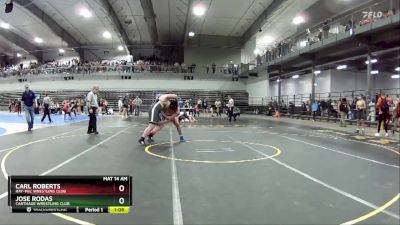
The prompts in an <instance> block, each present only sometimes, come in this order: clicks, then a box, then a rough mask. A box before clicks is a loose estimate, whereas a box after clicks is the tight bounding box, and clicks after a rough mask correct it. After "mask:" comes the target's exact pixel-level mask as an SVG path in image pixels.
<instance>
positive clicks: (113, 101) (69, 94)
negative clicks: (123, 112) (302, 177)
mask: <svg viewBox="0 0 400 225" xmlns="http://www.w3.org/2000/svg"><path fill="white" fill-rule="evenodd" d="M87 92H88V90H82V91H76V90H73V91H72V90H71V91H46V92H44V91H36V93H37V94H42V95H43V94H45V93H47V94H48V95H49V96H50V97H51V98H52V99H53V101H54V102H58V103H61V102H62V101H63V100H65V99H68V100H69V99H79V98H80V99H84V98H85V96H86V94H87ZM168 92H173V93H175V94H177V95H178V96H179V97H181V98H182V99H184V100H186V99H193V100H197V99H199V98H201V99H207V101H208V102H209V104H211V105H213V104H214V102H215V100H216V99H221V100H225V101H227V100H228V95H230V96H232V98H233V99H234V100H235V105H236V106H237V107H239V108H240V110H241V111H243V110H245V109H246V108H247V107H248V93H247V92H245V91H235V92H226V91H206V90H204V91H174V90H168V91H167V90H159V91H142V90H141V91H135V90H102V91H100V93H99V96H98V98H99V99H100V98H104V99H107V101H108V103H109V108H113V109H114V110H116V109H118V100H119V98H123V97H124V96H125V95H126V94H127V93H128V94H129V95H130V98H134V97H136V96H139V97H140V98H141V99H142V101H143V103H142V106H141V111H142V112H147V111H148V110H149V108H150V106H151V105H152V104H153V102H154V99H155V96H156V94H158V93H168ZM21 94H22V91H16V92H0V110H3V111H5V110H8V103H9V100H15V99H20V98H21Z"/></svg>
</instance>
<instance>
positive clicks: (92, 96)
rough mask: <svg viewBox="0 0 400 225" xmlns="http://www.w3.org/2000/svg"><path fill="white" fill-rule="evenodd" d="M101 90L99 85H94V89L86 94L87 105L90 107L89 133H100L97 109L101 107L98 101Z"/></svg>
mask: <svg viewBox="0 0 400 225" xmlns="http://www.w3.org/2000/svg"><path fill="white" fill-rule="evenodd" d="M98 92H99V86H93V88H92V91H90V92H89V93H88V94H87V96H86V105H87V107H88V109H89V126H88V131H87V133H88V134H91V133H94V134H99V132H97V119H96V114H97V109H98V108H99V103H98V102H97V93H98Z"/></svg>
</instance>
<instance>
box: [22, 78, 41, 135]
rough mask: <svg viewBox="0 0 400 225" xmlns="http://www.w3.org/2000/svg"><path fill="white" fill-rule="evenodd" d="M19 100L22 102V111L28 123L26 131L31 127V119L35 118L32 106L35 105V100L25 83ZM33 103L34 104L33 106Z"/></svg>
mask: <svg viewBox="0 0 400 225" xmlns="http://www.w3.org/2000/svg"><path fill="white" fill-rule="evenodd" d="M21 101H22V102H24V111H25V117H26V122H27V124H28V131H31V130H32V129H33V121H34V119H35V113H34V107H37V105H38V104H37V100H36V95H35V93H34V92H33V91H32V90H30V89H29V85H28V84H26V85H25V91H24V93H22V98H21ZM33 104H35V106H33Z"/></svg>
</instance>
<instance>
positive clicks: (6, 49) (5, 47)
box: [0, 35, 24, 56]
mask: <svg viewBox="0 0 400 225" xmlns="http://www.w3.org/2000/svg"><path fill="white" fill-rule="evenodd" d="M17 52H24V51H23V50H22V49H21V48H20V47H18V46H17V45H15V44H13V43H12V42H10V41H8V40H7V39H5V38H4V37H3V36H1V35H0V56H3V55H8V56H16V54H17Z"/></svg>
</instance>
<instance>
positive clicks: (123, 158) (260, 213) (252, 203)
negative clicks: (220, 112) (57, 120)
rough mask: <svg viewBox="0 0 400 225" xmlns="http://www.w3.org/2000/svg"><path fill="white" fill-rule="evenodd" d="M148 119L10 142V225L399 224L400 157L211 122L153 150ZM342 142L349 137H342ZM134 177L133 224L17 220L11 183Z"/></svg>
mask: <svg viewBox="0 0 400 225" xmlns="http://www.w3.org/2000/svg"><path fill="white" fill-rule="evenodd" d="M145 125H146V118H132V119H129V120H125V121H124V120H122V119H121V118H118V117H108V118H103V119H100V120H99V122H98V127H99V132H100V134H99V135H98V136H94V135H87V134H86V126H87V122H79V123H72V124H69V125H65V126H50V127H46V128H43V129H37V130H34V131H33V132H32V133H28V132H21V133H14V134H10V135H5V136H1V137H0V159H1V169H2V171H1V172H2V175H1V176H0V202H1V207H0V218H1V219H0V224H342V223H345V222H349V223H347V224H355V223H359V224H399V214H400V213H399V201H398V199H399V166H400V162H399V147H398V143H388V144H385V145H384V144H380V142H371V141H370V140H372V139H374V138H372V137H371V138H367V139H365V140H359V139H356V138H351V137H352V136H354V134H350V133H348V134H347V133H345V132H343V131H341V132H336V131H335V130H333V129H325V128H324V129H322V128H318V127H311V126H305V125H297V124H294V123H287V122H282V121H279V122H278V121H274V120H268V119H266V118H265V117H262V116H242V117H241V118H239V119H238V121H237V122H236V123H232V124H230V123H229V122H228V121H226V120H225V119H211V118H202V119H200V121H199V122H197V123H196V124H195V125H193V126H187V125H185V127H184V128H183V130H184V134H185V137H186V138H187V139H188V140H190V141H188V142H187V143H176V142H175V140H177V139H178V136H177V134H176V130H175V128H174V127H169V126H167V127H165V128H164V129H163V130H162V132H161V133H160V134H159V135H157V136H156V137H155V140H156V143H155V145H153V146H148V147H147V148H146V149H145V147H143V146H140V145H139V144H138V143H137V139H138V137H139V136H140V134H141V132H142V131H143V129H144V127H145ZM338 133H341V134H338ZM8 174H9V175H29V174H31V175H39V174H40V175H132V176H133V207H132V208H131V212H130V213H129V214H126V215H111V214H62V215H58V214H57V215H53V214H35V215H32V214H12V213H11V212H10V208H9V207H7V195H6V191H7V182H6V178H5V177H7V175H8Z"/></svg>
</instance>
